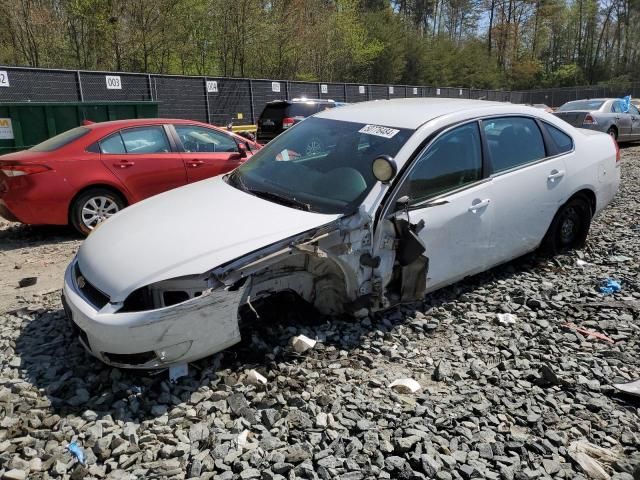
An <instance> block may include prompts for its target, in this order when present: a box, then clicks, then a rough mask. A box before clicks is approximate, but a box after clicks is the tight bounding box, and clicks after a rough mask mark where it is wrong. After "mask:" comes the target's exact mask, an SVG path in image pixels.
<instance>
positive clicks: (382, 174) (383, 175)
mask: <svg viewBox="0 0 640 480" xmlns="http://www.w3.org/2000/svg"><path fill="white" fill-rule="evenodd" d="M371 169H372V170H373V176H374V177H375V178H376V180H379V181H381V182H382V183H389V182H390V181H391V180H393V177H395V176H396V173H398V166H397V165H396V162H395V160H394V159H393V158H392V157H390V156H389V155H380V156H379V157H376V158H375V159H374V160H373V163H372V164H371Z"/></svg>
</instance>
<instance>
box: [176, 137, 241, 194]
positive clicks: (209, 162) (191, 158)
mask: <svg viewBox="0 0 640 480" xmlns="http://www.w3.org/2000/svg"><path fill="white" fill-rule="evenodd" d="M173 127H174V128H175V131H176V133H177V136H178V138H179V140H180V143H181V145H182V150H183V151H182V154H181V155H182V159H183V161H184V165H185V168H186V171H187V181H188V182H189V183H193V182H197V181H199V180H204V179H205V178H210V177H215V176H217V175H221V174H223V173H226V172H228V171H230V170H233V169H234V168H236V167H237V166H238V165H240V164H241V163H242V161H243V160H244V159H243V158H242V156H241V155H240V153H239V152H238V144H237V143H236V141H235V140H234V138H233V137H232V136H231V135H227V134H226V133H223V132H219V131H218V130H214V129H213V128H206V127H201V126H199V125H180V124H177V125H173Z"/></svg>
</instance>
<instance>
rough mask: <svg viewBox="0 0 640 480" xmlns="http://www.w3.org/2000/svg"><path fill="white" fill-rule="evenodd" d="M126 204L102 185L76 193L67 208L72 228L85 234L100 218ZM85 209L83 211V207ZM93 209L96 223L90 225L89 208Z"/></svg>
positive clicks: (115, 193)
mask: <svg viewBox="0 0 640 480" xmlns="http://www.w3.org/2000/svg"><path fill="white" fill-rule="evenodd" d="M126 206H127V202H126V201H125V200H124V198H122V196H121V195H120V194H119V193H117V192H114V191H113V190H110V189H108V188H104V187H94V188H90V189H88V190H86V191H84V192H82V193H81V194H80V195H78V196H77V197H76V198H75V199H74V200H73V202H72V204H71V207H70V209H69V220H70V222H71V225H73V228H75V229H76V230H77V231H78V232H79V233H80V234H81V235H83V236H85V237H86V236H87V235H89V233H91V230H93V229H94V228H95V226H96V225H97V224H98V223H100V222H101V221H102V220H104V219H106V218H108V217H110V216H111V215H114V214H116V213H118V212H119V211H120V210H122V209H123V208H125V207H126ZM85 207H87V210H85V211H84V212H83V209H85ZM90 208H93V209H95V215H94V217H96V223H95V224H94V225H93V226H91V225H90V223H91V222H90V221H89V220H90V219H91V218H93V217H91V216H90V213H89V211H90V210H89V209H90Z"/></svg>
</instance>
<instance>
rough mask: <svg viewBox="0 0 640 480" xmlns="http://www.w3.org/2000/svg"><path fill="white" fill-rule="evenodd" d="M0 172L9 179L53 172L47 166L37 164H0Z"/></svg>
mask: <svg viewBox="0 0 640 480" xmlns="http://www.w3.org/2000/svg"><path fill="white" fill-rule="evenodd" d="M0 170H2V173H4V174H5V175H6V176H7V177H20V176H22V175H33V174H35V173H42V172H46V171H49V170H51V167H47V166H46V165H36V164H19V163H16V164H0Z"/></svg>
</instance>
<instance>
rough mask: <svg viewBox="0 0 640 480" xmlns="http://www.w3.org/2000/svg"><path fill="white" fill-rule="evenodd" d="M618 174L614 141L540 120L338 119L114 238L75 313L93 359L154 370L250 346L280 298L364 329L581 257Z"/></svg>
mask: <svg viewBox="0 0 640 480" xmlns="http://www.w3.org/2000/svg"><path fill="white" fill-rule="evenodd" d="M619 161H620V156H619V152H618V150H617V145H616V143H615V141H614V140H613V139H612V138H611V137H610V136H608V135H606V134H603V133H597V132H593V131H589V130H579V129H576V128H573V127H572V126H570V125H569V124H567V123H565V122H564V121H562V120H560V119H558V118H556V117H554V116H553V115H551V114H548V113H546V112H544V111H542V110H539V109H537V108H533V107H526V106H517V105H511V104H503V103H493V102H485V101H473V100H449V99H415V100H413V99H412V100H390V101H376V102H367V103H360V104H354V105H349V106H346V107H343V108H336V109H331V110H325V111H323V112H321V113H319V114H317V115H315V116H314V117H310V118H308V119H306V120H305V121H303V122H300V123H299V124H298V125H296V126H295V127H293V128H291V129H290V130H288V131H287V132H285V133H284V134H283V135H281V136H279V137H277V138H276V139H275V140H273V141H272V142H271V143H269V144H268V145H267V146H265V147H264V148H263V149H262V150H261V151H260V152H258V153H257V154H255V156H254V157H252V159H251V160H249V161H248V162H246V163H245V164H244V165H242V166H241V167H239V168H237V169H236V170H234V171H233V172H232V173H230V174H228V175H226V176H224V177H216V178H212V179H208V180H204V181H201V182H198V183H195V184H192V185H189V186H186V187H184V188H180V189H177V190H172V191H169V192H166V193H163V194H160V195H158V196H156V197H153V198H150V199H148V200H145V201H143V202H140V203H138V204H136V205H133V206H131V207H129V208H127V209H126V210H124V211H122V212H120V213H119V214H118V215H115V216H114V217H112V218H110V219H109V220H107V221H106V222H104V224H102V225H101V226H100V228H99V229H97V230H96V231H95V232H94V233H93V234H92V235H91V236H90V237H89V238H88V239H87V240H86V241H85V242H84V243H83V245H82V246H81V248H80V250H79V252H78V255H77V256H76V258H74V260H73V261H72V263H71V264H70V265H69V267H68V269H67V271H66V274H65V284H64V293H63V295H64V297H63V301H64V304H65V309H66V310H67V313H68V315H69V316H70V318H71V323H72V326H73V328H74V329H75V330H76V331H77V333H78V336H79V338H80V340H81V342H82V343H83V344H84V346H85V348H86V349H87V350H88V351H89V352H91V353H92V354H93V355H95V356H96V357H98V358H99V359H101V360H102V361H104V362H106V363H108V364H110V365H114V366H120V367H127V368H143V369H149V368H162V367H166V366H169V365H172V364H177V363H184V362H189V361H192V360H195V359H198V358H202V357H205V356H207V355H210V354H213V353H215V352H218V351H220V350H222V349H224V348H227V347H229V346H230V345H233V344H235V343H237V342H238V341H240V329H239V321H240V320H239V313H238V312H239V309H240V307H241V306H243V305H248V306H249V307H252V306H253V305H254V304H255V302H257V301H259V300H260V299H264V298H266V297H269V296H271V295H274V294H275V293H277V292H283V291H286V292H294V293H295V294H297V295H299V296H300V297H301V298H302V299H304V300H306V301H307V302H309V303H310V304H312V305H314V306H315V307H316V308H317V309H318V310H319V311H321V312H322V313H325V314H337V313H340V312H345V311H346V312H347V313H352V314H355V315H366V314H367V312H370V311H375V310H379V309H384V308H387V307H389V306H391V305H394V304H397V303H401V302H412V301H416V300H419V299H421V298H423V297H424V295H425V294H426V293H428V292H430V291H433V290H434V289H437V288H440V287H442V286H444V285H448V284H451V283H453V282H456V281H458V280H460V279H462V278H464V277H467V276H469V275H473V274H476V273H479V272H482V271H483V270H487V269H489V268H491V267H493V266H495V265H498V264H501V263H504V262H507V261H509V260H511V259H513V258H516V257H518V256H520V255H523V254H525V253H527V252H530V251H532V250H535V249H537V248H538V247H541V246H542V247H544V248H546V249H547V250H548V251H551V252H557V251H559V250H563V249H566V248H573V247H580V246H582V245H583V244H584V242H585V239H586V237H587V234H588V231H589V226H590V223H591V219H592V217H593V216H594V215H595V214H597V213H598V212H599V211H600V210H602V209H603V208H604V207H605V206H606V205H607V204H608V203H609V202H610V201H611V199H612V198H613V197H614V195H615V194H616V191H617V189H618V184H619V181H620V168H619ZM243 310H246V309H243Z"/></svg>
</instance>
